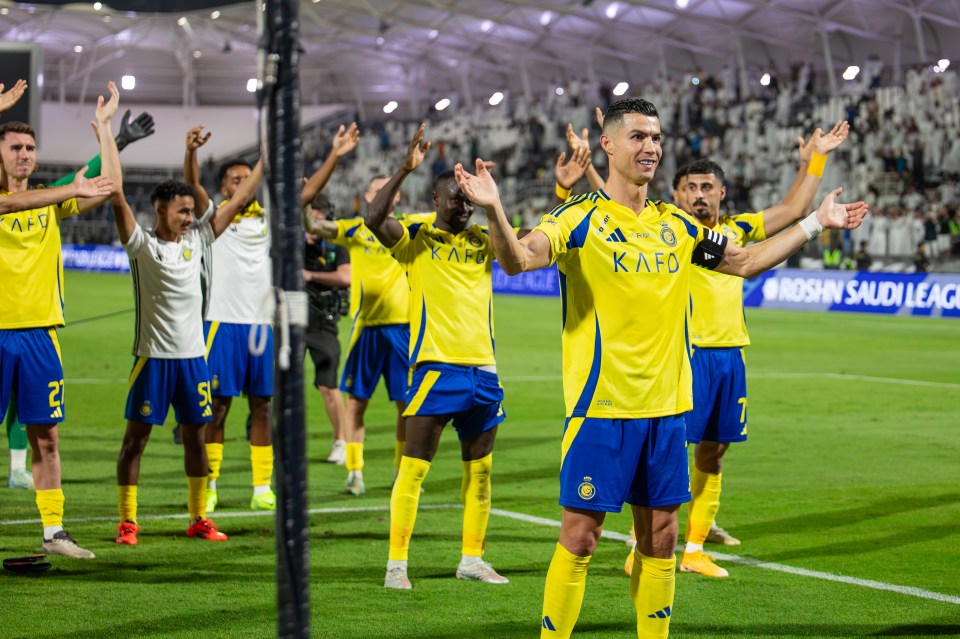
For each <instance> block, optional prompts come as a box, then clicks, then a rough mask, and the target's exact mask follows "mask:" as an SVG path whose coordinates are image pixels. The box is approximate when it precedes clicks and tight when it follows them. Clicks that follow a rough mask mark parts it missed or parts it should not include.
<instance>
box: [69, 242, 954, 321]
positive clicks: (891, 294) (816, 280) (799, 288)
mask: <svg viewBox="0 0 960 639" xmlns="http://www.w3.org/2000/svg"><path fill="white" fill-rule="evenodd" d="M63 266H64V268H67V269H74V270H81V271H97V272H106V273H110V272H112V273H127V272H129V271H130V263H129V261H128V260H127V254H126V253H125V252H124V250H123V249H122V248H120V247H116V246H98V245H91V246H82V245H76V244H64V245H63ZM493 292H494V293H505V294H508V295H536V296H540V297H558V296H559V295H560V281H559V278H558V277H557V268H556V266H551V267H549V268H545V269H540V270H539V271H533V272H531V273H520V274H519V275H515V276H513V277H510V276H509V275H507V274H506V273H504V272H503V270H502V269H501V268H500V265H499V264H497V263H496V262H494V264H493ZM743 304H744V306H748V307H752V308H780V309H794V310H805V311H829V312H852V313H879V314H882V315H919V316H925V317H954V318H960V275H954V274H945V273H870V272H859V271H807V270H800V269H778V270H774V271H768V272H767V273H764V274H763V275H761V276H760V277H758V278H756V279H753V280H747V281H746V282H744V284H743Z"/></svg>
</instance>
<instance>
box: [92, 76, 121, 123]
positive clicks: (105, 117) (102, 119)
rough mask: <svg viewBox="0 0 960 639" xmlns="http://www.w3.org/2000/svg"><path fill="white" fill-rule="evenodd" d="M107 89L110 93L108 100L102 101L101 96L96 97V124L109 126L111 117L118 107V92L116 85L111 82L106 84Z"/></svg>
mask: <svg viewBox="0 0 960 639" xmlns="http://www.w3.org/2000/svg"><path fill="white" fill-rule="evenodd" d="M107 89H108V90H109V91H110V99H109V100H106V101H104V99H103V96H102V95H101V96H97V122H98V123H99V124H109V123H110V120H111V119H112V118H113V115H114V114H115V113H116V112H117V107H118V106H120V91H119V90H118V89H117V85H116V84H115V83H114V82H113V80H111V81H110V82H108V83H107Z"/></svg>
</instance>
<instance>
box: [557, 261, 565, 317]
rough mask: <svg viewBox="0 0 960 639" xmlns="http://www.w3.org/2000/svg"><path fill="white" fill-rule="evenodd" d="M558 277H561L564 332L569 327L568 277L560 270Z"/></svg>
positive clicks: (561, 315)
mask: <svg viewBox="0 0 960 639" xmlns="http://www.w3.org/2000/svg"><path fill="white" fill-rule="evenodd" d="M557 275H559V276H560V329H561V330H563V329H564V328H566V326H567V276H566V275H565V274H564V272H563V271H561V270H560V269H557Z"/></svg>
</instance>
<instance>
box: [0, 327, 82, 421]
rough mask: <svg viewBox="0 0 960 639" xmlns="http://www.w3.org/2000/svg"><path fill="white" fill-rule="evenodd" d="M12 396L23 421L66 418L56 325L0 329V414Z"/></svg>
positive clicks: (60, 419) (4, 410)
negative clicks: (54, 326)
mask: <svg viewBox="0 0 960 639" xmlns="http://www.w3.org/2000/svg"><path fill="white" fill-rule="evenodd" d="M14 393H16V395H15V397H14ZM12 398H15V399H16V403H17V413H18V416H19V418H20V421H21V422H22V423H24V424H36V425H39V424H56V423H59V422H62V421H63V419H64V416H65V414H66V413H65V411H66V407H65V405H64V403H63V363H62V362H61V360H60V342H59V341H58V340H57V331H56V330H55V329H53V328H26V329H12V330H0V415H6V414H7V407H8V406H10V400H11V399H12Z"/></svg>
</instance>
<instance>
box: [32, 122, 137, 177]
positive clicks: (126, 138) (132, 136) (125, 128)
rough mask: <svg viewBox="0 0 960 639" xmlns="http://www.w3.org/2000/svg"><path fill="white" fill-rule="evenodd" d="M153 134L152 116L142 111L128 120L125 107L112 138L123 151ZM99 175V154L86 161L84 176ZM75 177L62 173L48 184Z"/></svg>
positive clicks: (98, 134) (97, 130) (98, 136)
mask: <svg viewBox="0 0 960 639" xmlns="http://www.w3.org/2000/svg"><path fill="white" fill-rule="evenodd" d="M91 124H92V125H93V132H94V134H95V135H96V136H97V141H98V142H99V141H100V131H99V129H98V128H97V124H96V122H92V123H91ZM151 135H153V116H152V115H150V114H149V113H147V112H146V111H144V112H143V113H141V114H140V115H138V116H137V118H136V119H135V120H134V121H133V122H131V121H130V109H127V110H126V111H125V112H124V114H123V118H121V119H120V132H119V133H117V136H116V137H115V138H114V140H116V142H117V151H123V150H124V149H125V148H127V146H129V145H130V144H131V143H133V142H136V141H137V140H142V139H143V138H145V137H148V136H151ZM98 175H100V156H99V155H95V156H93V157H92V158H90V161H89V162H87V169H86V173H84V176H86V177H88V178H92V177H97V176H98ZM74 177H76V173H71V174H69V175H64V176H63V177H62V178H60V179H59V180H57V181H55V182H51V183H50V184H49V186H63V185H65V184H70V183H71V182H73V178H74Z"/></svg>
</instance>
